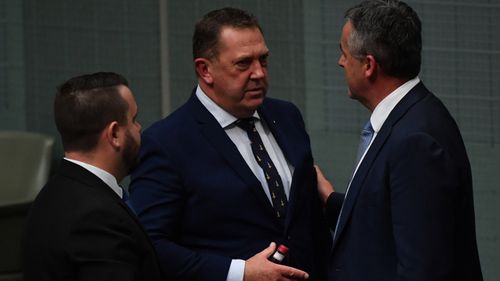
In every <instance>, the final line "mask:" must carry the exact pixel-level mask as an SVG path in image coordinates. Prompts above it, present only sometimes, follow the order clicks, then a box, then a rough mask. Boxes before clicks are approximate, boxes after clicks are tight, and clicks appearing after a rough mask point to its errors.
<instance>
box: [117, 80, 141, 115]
mask: <svg viewBox="0 0 500 281" xmlns="http://www.w3.org/2000/svg"><path fill="white" fill-rule="evenodd" d="M118 91H119V93H120V96H121V97H122V98H123V99H124V100H125V101H126V102H127V104H128V110H129V112H130V113H132V114H135V112H136V111H137V104H136V102H135V99H134V95H133V94H132V91H130V89H129V88H128V87H127V86H125V85H120V86H118Z"/></svg>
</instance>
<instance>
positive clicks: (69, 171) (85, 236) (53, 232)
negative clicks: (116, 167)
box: [24, 160, 162, 281]
mask: <svg viewBox="0 0 500 281" xmlns="http://www.w3.org/2000/svg"><path fill="white" fill-rule="evenodd" d="M24 275H25V276H24V277H25V280H26V281H30V280H33V281H35V280H36V281H43V280H51V281H57V280H89V281H90V280H92V281H96V280H119V281H124V280H137V281H139V280H141V281H143V280H161V279H162V278H161V273H160V268H159V265H158V260H157V257H156V254H155V252H154V248H153V246H152V244H151V242H150V241H149V239H148V236H147V234H146V233H145V232H144V230H143V229H142V227H141V226H140V224H139V221H138V220H137V218H136V217H135V215H134V214H133V213H132V211H131V210H130V209H129V208H128V207H127V206H126V205H125V204H124V203H123V202H122V200H121V198H120V197H119V196H118V195H117V194H116V193H115V192H114V191H113V190H111V188H110V187H109V186H107V185H106V184H105V183H104V182H103V181H102V180H101V179H99V178H98V177H97V176H95V175H94V174H92V173H90V172H89V171H87V170H86V169H84V168H82V167H80V166H79V165H76V164H74V163H71V162H69V161H66V160H63V161H62V162H61V165H60V168H59V170H58V172H57V173H56V174H55V176H54V177H53V178H52V179H50V180H49V182H48V183H47V184H46V186H45V187H44V188H43V189H42V190H41V192H40V194H39V195H38V196H37V198H36V200H35V202H34V203H33V206H32V208H31V210H30V214H29V216H28V221H27V226H26V232H25V239H24Z"/></svg>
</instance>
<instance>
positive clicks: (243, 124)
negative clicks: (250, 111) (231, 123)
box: [236, 117, 255, 132]
mask: <svg viewBox="0 0 500 281" xmlns="http://www.w3.org/2000/svg"><path fill="white" fill-rule="evenodd" d="M236 126H238V127H240V128H242V129H243V130H245V131H246V132H252V131H253V130H254V129H255V120H254V119H253V117H250V118H243V119H238V121H236Z"/></svg>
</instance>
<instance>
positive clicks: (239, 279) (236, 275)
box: [226, 260, 245, 281]
mask: <svg viewBox="0 0 500 281" xmlns="http://www.w3.org/2000/svg"><path fill="white" fill-rule="evenodd" d="M244 274H245V261H244V260H232V261H231V265H230V266H229V271H228V272H227V278H226V281H243V275H244Z"/></svg>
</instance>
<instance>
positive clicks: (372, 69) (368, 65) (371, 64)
mask: <svg viewBox="0 0 500 281" xmlns="http://www.w3.org/2000/svg"><path fill="white" fill-rule="evenodd" d="M364 67H365V77H366V78H368V79H373V78H374V77H375V75H376V74H377V67H378V64H377V61H376V60H375V57H374V56H373V55H367V56H366V57H365V61H364Z"/></svg>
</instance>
